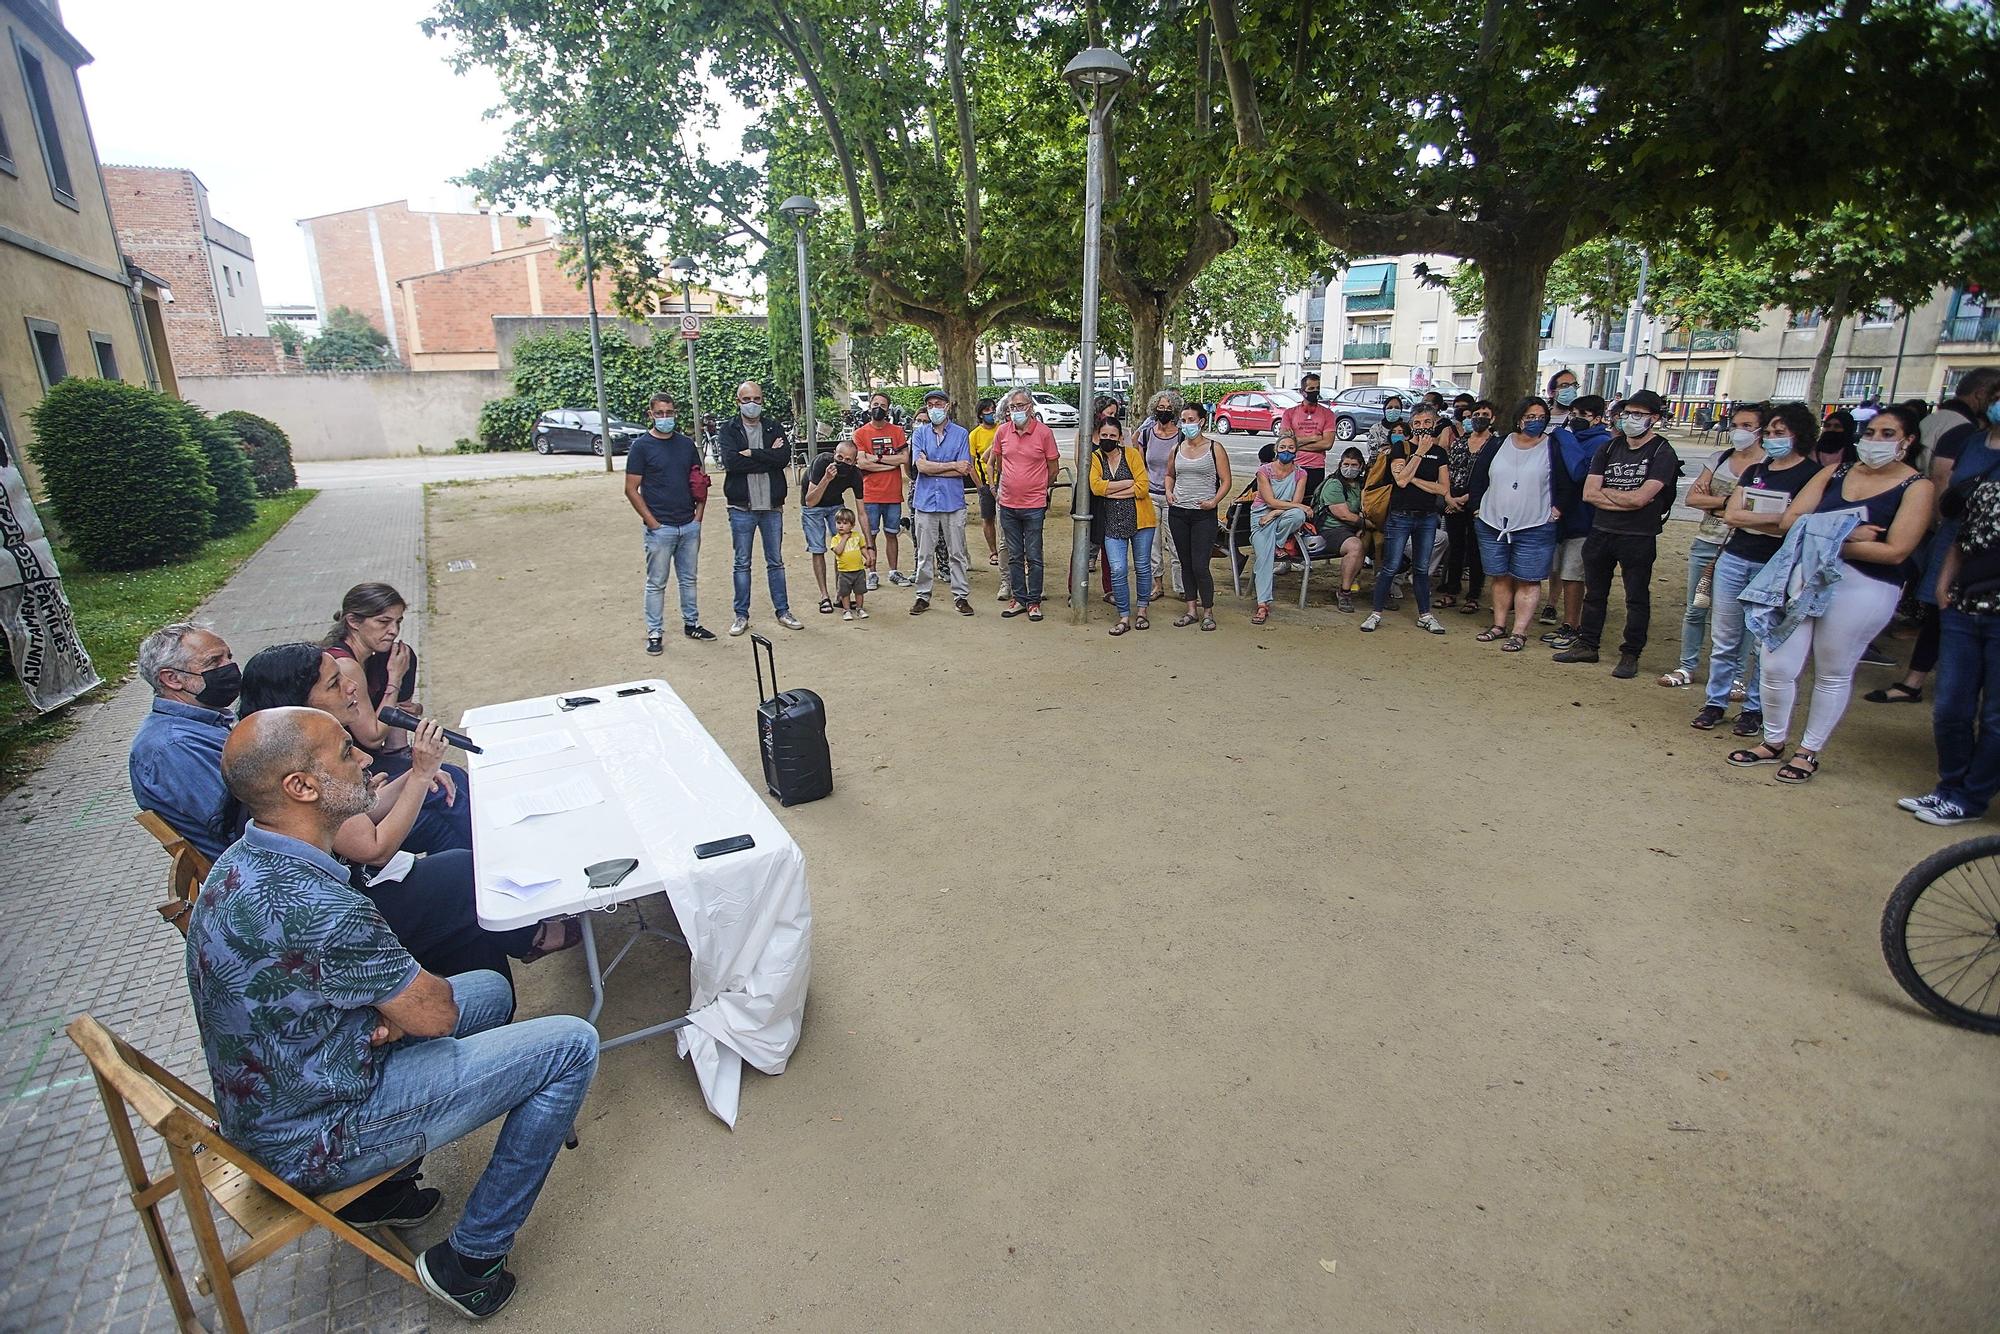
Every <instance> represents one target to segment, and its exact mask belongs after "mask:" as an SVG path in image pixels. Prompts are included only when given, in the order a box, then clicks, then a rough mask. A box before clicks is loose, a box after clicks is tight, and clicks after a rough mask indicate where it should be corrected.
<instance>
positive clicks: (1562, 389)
mask: <svg viewBox="0 0 2000 1334" xmlns="http://www.w3.org/2000/svg"><path fill="white" fill-rule="evenodd" d="M1580 397H1582V395H1580V394H1579V393H1578V392H1577V387H1576V372H1575V371H1573V370H1570V369H1569V368H1568V367H1567V366H1565V367H1564V368H1563V369H1562V370H1559V371H1557V372H1556V373H1555V374H1554V375H1551V376H1550V377H1549V429H1550V430H1551V431H1554V430H1557V429H1559V428H1560V427H1563V426H1566V425H1568V423H1569V418H1570V414H1571V413H1572V412H1574V411H1575V410H1576V401H1577V399H1578V398H1580Z"/></svg>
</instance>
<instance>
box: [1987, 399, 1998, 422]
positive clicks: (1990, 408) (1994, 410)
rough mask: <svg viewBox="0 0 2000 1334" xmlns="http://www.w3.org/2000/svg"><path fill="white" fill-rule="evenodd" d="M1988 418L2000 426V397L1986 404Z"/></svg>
mask: <svg viewBox="0 0 2000 1334" xmlns="http://www.w3.org/2000/svg"><path fill="white" fill-rule="evenodd" d="M1986 420H1987V421H1990V422H1992V423H1993V424H1994V425H1995V426H2000V399H1995V400H1993V402H1991V403H1988V404H1987V405H1986Z"/></svg>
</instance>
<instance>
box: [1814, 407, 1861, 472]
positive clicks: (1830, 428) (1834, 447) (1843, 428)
mask: <svg viewBox="0 0 2000 1334" xmlns="http://www.w3.org/2000/svg"><path fill="white" fill-rule="evenodd" d="M1860 430H1861V428H1860V426H1859V425H1858V424H1857V422H1856V421H1855V417H1854V414H1853V413H1851V412H1849V411H1848V410H1847V409H1846V408H1835V409H1834V410H1833V411H1832V412H1829V413H1827V414H1826V420H1825V421H1824V422H1822V423H1820V428H1819V441H1818V443H1816V444H1815V445H1814V446H1813V462H1815V463H1817V464H1819V466H1820V467H1822V468H1838V467H1839V466H1840V465H1841V464H1843V463H1852V462H1854V460H1855V458H1856V455H1855V453H1854V440H1855V437H1856V436H1857V435H1858V434H1860Z"/></svg>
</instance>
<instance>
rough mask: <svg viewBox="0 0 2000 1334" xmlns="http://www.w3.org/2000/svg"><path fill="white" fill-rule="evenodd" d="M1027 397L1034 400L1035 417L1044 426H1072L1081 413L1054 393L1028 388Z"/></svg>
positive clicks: (1078, 419)
mask: <svg viewBox="0 0 2000 1334" xmlns="http://www.w3.org/2000/svg"><path fill="white" fill-rule="evenodd" d="M1028 397H1030V398H1032V399H1034V400H1035V417H1036V419H1037V420H1039V421H1040V422H1041V423H1042V424H1043V425H1045V426H1050V427H1055V426H1074V425H1076V424H1077V422H1078V421H1080V420H1081V414H1079V413H1078V412H1077V410H1076V409H1075V408H1073V407H1071V406H1070V405H1069V404H1067V403H1065V402H1063V401H1062V400H1061V399H1059V398H1057V397H1056V396H1055V395H1054V394H1045V393H1043V392H1041V391H1040V390H1038V389H1030V390H1029V391H1028Z"/></svg>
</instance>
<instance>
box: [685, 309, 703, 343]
mask: <svg viewBox="0 0 2000 1334" xmlns="http://www.w3.org/2000/svg"><path fill="white" fill-rule="evenodd" d="M681 337H683V338H686V339H689V340H693V339H696V338H699V337H701V316H699V315H693V314H689V315H683V316H681Z"/></svg>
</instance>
